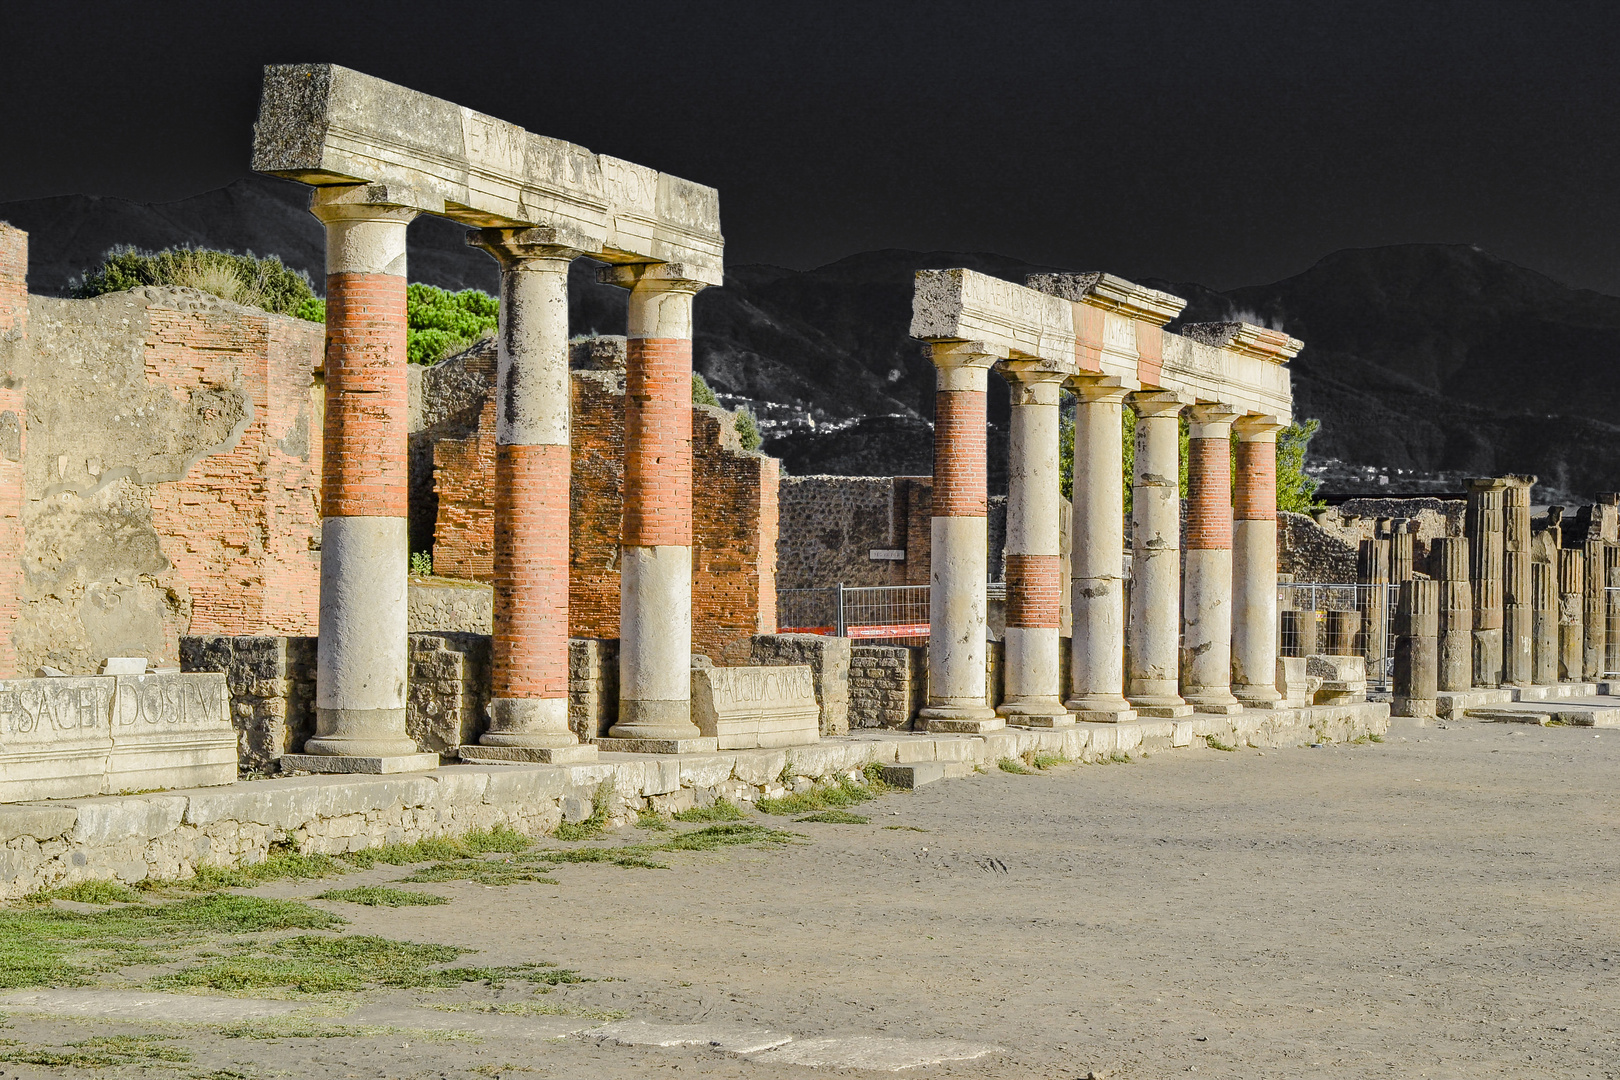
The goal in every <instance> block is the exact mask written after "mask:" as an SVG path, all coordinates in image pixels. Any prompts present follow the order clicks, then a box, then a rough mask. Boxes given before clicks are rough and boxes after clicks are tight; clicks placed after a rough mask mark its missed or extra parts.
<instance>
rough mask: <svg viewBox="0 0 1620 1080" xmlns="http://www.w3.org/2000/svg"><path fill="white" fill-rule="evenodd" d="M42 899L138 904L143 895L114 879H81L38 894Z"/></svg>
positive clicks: (84, 902) (85, 902)
mask: <svg viewBox="0 0 1620 1080" xmlns="http://www.w3.org/2000/svg"><path fill="white" fill-rule="evenodd" d="M38 895H39V898H40V899H42V900H72V901H75V902H77V903H80V904H138V903H140V902H141V900H142V899H143V897H142V896H141V894H140V893H138V892H136V891H135V890H134V889H131V888H130V887H129V886H127V885H120V884H119V883H118V882H116V881H81V882H79V883H78V884H77V885H68V886H66V887H65V888H61V889H52V890H51V891H50V892H46V893H40V894H38Z"/></svg>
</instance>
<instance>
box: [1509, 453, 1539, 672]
mask: <svg viewBox="0 0 1620 1080" xmlns="http://www.w3.org/2000/svg"><path fill="white" fill-rule="evenodd" d="M1505 479H1506V481H1507V485H1506V487H1504V488H1503V490H1502V548H1503V552H1502V568H1503V573H1502V681H1503V682H1506V683H1511V684H1512V685H1514V686H1528V685H1530V684H1531V683H1532V682H1533V681H1534V679H1535V675H1534V671H1533V668H1534V663H1535V643H1534V642H1535V628H1534V618H1535V614H1534V612H1535V601H1534V598H1533V596H1532V595H1531V594H1532V591H1533V588H1534V586H1533V585H1532V583H1531V577H1532V575H1533V573H1534V571H1533V570H1531V568H1530V566H1531V555H1530V485H1531V484H1533V483H1535V477H1533V476H1531V477H1523V476H1509V477H1506V478H1505Z"/></svg>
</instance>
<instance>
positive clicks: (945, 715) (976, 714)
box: [917, 705, 1007, 735]
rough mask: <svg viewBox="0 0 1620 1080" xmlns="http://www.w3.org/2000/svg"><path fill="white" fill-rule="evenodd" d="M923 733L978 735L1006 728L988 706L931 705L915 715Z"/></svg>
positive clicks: (1004, 721)
mask: <svg viewBox="0 0 1620 1080" xmlns="http://www.w3.org/2000/svg"><path fill="white" fill-rule="evenodd" d="M917 720H918V722H919V723H920V724H921V725H922V728H923V730H925V731H940V732H945V733H957V734H968V735H980V734H983V733H984V732H987V731H1000V730H1001V729H1002V728H1004V727H1006V726H1007V721H1006V719H1005V718H1004V717H1001V716H997V715H996V711H995V710H994V709H992V708H990V707H989V706H988V705H979V706H973V705H931V706H929V707H928V708H926V709H923V710H921V711H920V712H918V713H917Z"/></svg>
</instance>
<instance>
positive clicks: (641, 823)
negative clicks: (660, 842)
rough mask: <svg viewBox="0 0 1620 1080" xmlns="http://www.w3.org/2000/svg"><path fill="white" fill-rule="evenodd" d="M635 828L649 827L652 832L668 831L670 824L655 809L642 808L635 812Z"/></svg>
mask: <svg viewBox="0 0 1620 1080" xmlns="http://www.w3.org/2000/svg"><path fill="white" fill-rule="evenodd" d="M636 828H638V829H651V830H652V831H654V832H668V831H669V829H670V824H669V821H668V819H666V818H665V817H664V815H663V814H660V813H659V812H658V811H656V810H642V811H641V812H640V813H638V814H636Z"/></svg>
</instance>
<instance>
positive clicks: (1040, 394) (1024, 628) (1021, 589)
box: [996, 360, 1117, 727]
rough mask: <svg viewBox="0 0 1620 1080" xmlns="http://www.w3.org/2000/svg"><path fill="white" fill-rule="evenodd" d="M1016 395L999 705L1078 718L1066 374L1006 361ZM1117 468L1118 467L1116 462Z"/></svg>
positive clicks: (1022, 712)
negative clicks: (1065, 650)
mask: <svg viewBox="0 0 1620 1080" xmlns="http://www.w3.org/2000/svg"><path fill="white" fill-rule="evenodd" d="M1000 371H1001V373H1002V375H1003V376H1004V377H1005V378H1006V380H1007V387H1008V390H1009V391H1010V392H1011V399H1012V419H1011V424H1010V439H1009V444H1010V445H1009V448H1008V459H1007V547H1006V552H1007V572H1006V576H1007V628H1006V634H1005V637H1004V638H1003V641H1004V646H1003V648H1004V650H1005V651H1004V653H1003V655H1002V680H1003V685H1004V688H1005V689H1004V697H1003V700H1002V703H1001V706H1000V707H999V708H998V709H996V712H998V713H1000V714H1001V715H1002V716H1004V717H1007V718H1008V719H1010V720H1012V722H1014V723H1017V724H1023V725H1026V726H1028V727H1060V726H1064V725H1068V724H1072V723H1074V717H1072V716H1070V715H1069V710H1068V709H1066V708H1065V707H1064V705H1063V697H1062V693H1063V687H1062V686H1061V685H1060V683H1059V679H1058V660H1059V655H1058V654H1059V650H1060V648H1061V645H1060V642H1059V637H1058V634H1059V623H1060V622H1061V620H1062V614H1063V612H1062V608H1063V558H1062V554H1061V543H1062V524H1061V522H1060V521H1059V517H1060V504H1061V503H1062V501H1063V496H1062V494H1061V492H1060V491H1059V488H1058V395H1059V394H1061V393H1062V389H1063V382H1064V380H1065V379H1066V378H1068V376H1067V375H1065V374H1063V373H1061V372H1055V371H1050V370H1041V366H1040V365H1039V364H1038V363H1037V362H1034V361H1027V360H1012V361H1004V362H1003V363H1002V364H1001V365H1000ZM1116 471H1117V470H1116Z"/></svg>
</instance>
